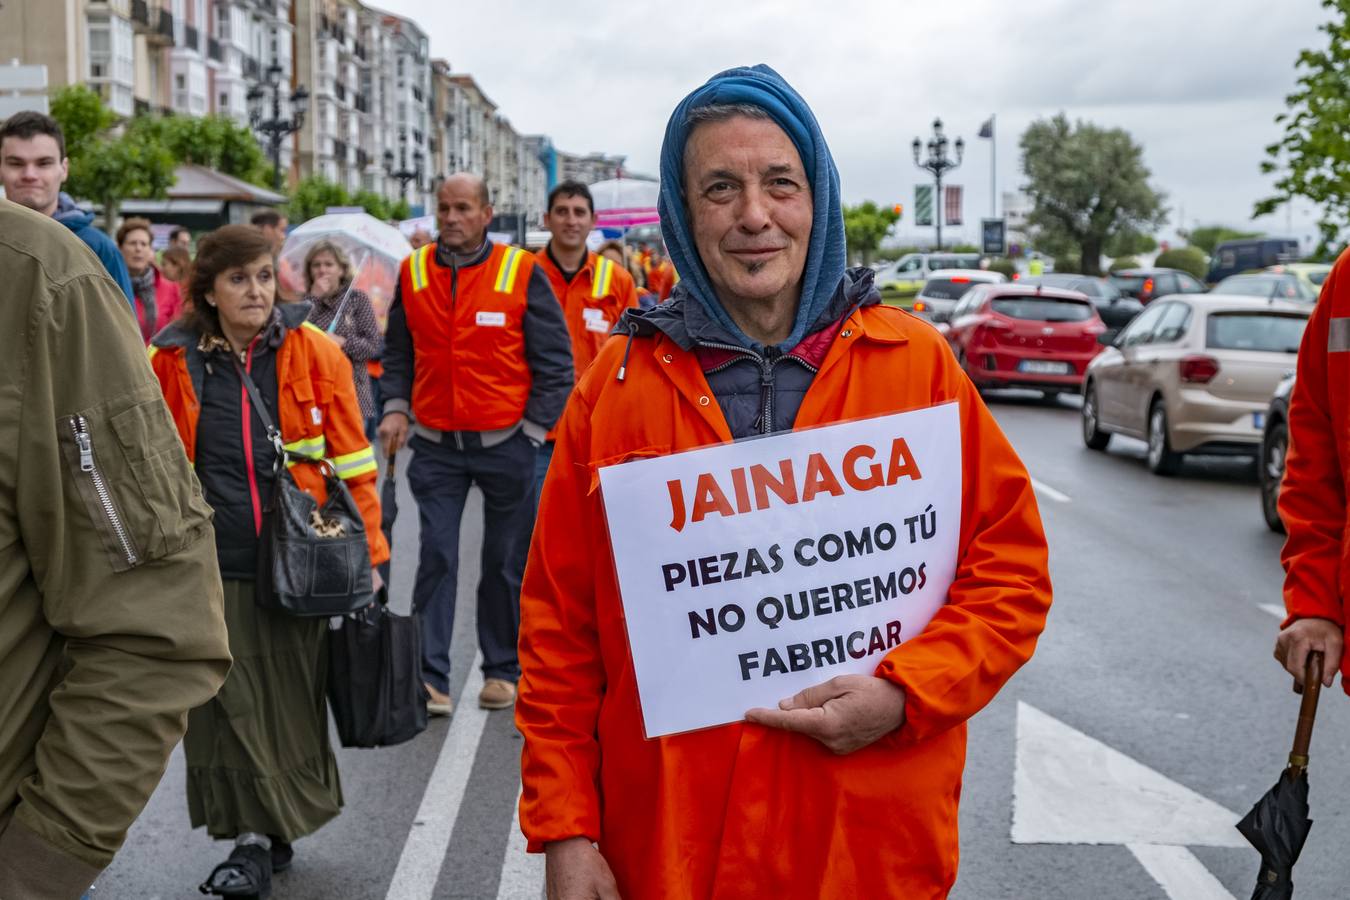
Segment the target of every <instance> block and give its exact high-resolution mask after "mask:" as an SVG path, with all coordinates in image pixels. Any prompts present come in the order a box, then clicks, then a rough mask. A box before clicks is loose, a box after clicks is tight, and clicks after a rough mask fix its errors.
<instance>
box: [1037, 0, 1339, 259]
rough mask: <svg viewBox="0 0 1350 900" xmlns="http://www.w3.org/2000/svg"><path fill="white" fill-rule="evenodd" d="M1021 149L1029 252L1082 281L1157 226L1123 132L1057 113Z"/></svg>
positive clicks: (1157, 200) (1157, 207)
mask: <svg viewBox="0 0 1350 900" xmlns="http://www.w3.org/2000/svg"><path fill="white" fill-rule="evenodd" d="M1346 2H1350V0H1346ZM1021 148H1022V171H1023V173H1024V174H1025V175H1026V177H1027V184H1026V186H1025V188H1024V190H1025V191H1026V193H1027V195H1028V196H1029V197H1030V198H1031V200H1032V202H1033V203H1034V204H1035V206H1034V209H1033V210H1032V212H1031V215H1030V217H1029V221H1030V224H1031V225H1032V227H1033V228H1034V229H1035V232H1036V246H1037V248H1038V249H1041V250H1042V251H1044V252H1047V253H1051V254H1053V255H1054V256H1055V257H1056V258H1057V259H1058V258H1060V257H1065V256H1068V255H1070V254H1076V255H1077V256H1078V257H1079V259H1081V260H1082V269H1083V272H1084V274H1088V275H1098V274H1100V271H1101V265H1100V258H1101V255H1102V253H1103V251H1104V250H1105V248H1106V246H1107V244H1108V243H1109V242H1110V241H1111V240H1112V239H1113V238H1115V237H1116V236H1117V235H1121V234H1129V233H1134V234H1140V233H1145V232H1150V231H1152V230H1154V229H1155V228H1157V227H1158V226H1160V225H1161V224H1162V221H1163V218H1164V215H1165V213H1166V210H1165V209H1164V207H1163V200H1164V198H1165V195H1164V194H1162V193H1161V192H1159V191H1155V190H1154V189H1153V188H1152V187H1150V186H1149V184H1148V178H1149V175H1150V172H1149V170H1148V167H1147V166H1145V165H1144V159H1143V156H1144V151H1143V148H1142V147H1140V146H1139V145H1138V144H1136V143H1135V142H1134V140H1133V139H1132V138H1131V137H1130V135H1129V133H1128V132H1126V131H1124V130H1122V129H1119V128H1100V127H1098V126H1096V125H1092V124H1090V123H1087V122H1081V121H1080V122H1078V123H1077V124H1076V125H1073V126H1070V124H1069V120H1068V118H1066V117H1065V116H1064V114H1063V113H1061V114H1059V115H1057V116H1055V117H1054V118H1053V119H1049V120H1040V121H1037V122H1033V123H1032V125H1031V127H1029V128H1028V129H1027V130H1026V132H1025V133H1024V134H1023V135H1022V140H1021Z"/></svg>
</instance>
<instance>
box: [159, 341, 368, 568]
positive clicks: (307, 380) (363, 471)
mask: <svg viewBox="0 0 1350 900" xmlns="http://www.w3.org/2000/svg"><path fill="white" fill-rule="evenodd" d="M196 343H197V339H196V335H190V334H189V333H188V332H187V330H186V329H184V328H182V327H181V326H172V327H170V328H169V329H167V330H166V331H164V332H161V333H160V334H159V335H157V336H156V338H155V342H154V345H153V346H151V348H150V366H151V368H153V369H154V371H155V375H156V377H158V378H159V387H160V390H161V391H163V393H164V401H165V403H167V404H168V407H169V413H170V414H171V415H172V416H173V421H174V424H175V425H177V426H178V436H179V437H180V438H181V439H182V441H183V449H185V450H186V451H187V455H188V459H189V460H195V457H196V451H197V421H198V419H199V418H200V417H201V411H202V409H201V402H200V400H199V398H198V396H197V391H196V389H195V388H194V387H193V383H192V375H191V373H190V372H189V369H188V353H189V352H194V353H195V352H196V349H195V348H196ZM190 348H191V349H190ZM277 386H278V391H277V394H278V396H277V407H278V409H277V419H278V421H277V426H278V427H279V428H280V429H281V440H282V443H283V444H284V445H285V448H286V450H287V451H288V452H289V453H291V454H294V455H296V456H308V457H312V458H316V459H317V458H326V459H328V460H329V461H330V462H331V463H332V465H333V468H334V469H335V470H336V471H337V474H338V476H339V477H340V478H341V479H342V480H343V481H344V482H346V484H347V488H348V490H350V491H351V493H352V498H353V499H354V500H355V501H356V504H357V506H359V507H360V509H361V518H362V519H363V520H364V521H365V523H366V539H367V542H368V543H369V544H370V563H371V565H373V566H375V565H379V564H380V563H382V562H384V561H386V560H387V559H389V544H388V542H387V541H385V539H384V532H383V531H381V530H380V498H379V494H378V493H377V492H376V490H375V481H376V474H377V466H376V463H375V451H374V449H373V448H372V447H371V446H370V442H369V441H367V440H366V435H365V423H364V422H363V421H362V419H361V407H360V405H359V404H358V402H357V399H356V384H355V382H354V381H352V364H351V363H350V362H348V360H347V357H346V355H345V354H344V353H343V352H342V348H341V347H339V346H338V345H337V344H336V343H334V342H333V339H332V338H330V337H329V336H328V335H326V334H324V332H323V330H322V329H320V328H317V327H315V326H314V325H312V324H310V323H309V322H304V323H303V324H301V325H299V326H298V327H294V328H291V329H289V330H288V331H287V332H286V338H285V340H284V341H283V342H282V344H281V346H280V347H279V348H277ZM260 427H261V426H260ZM291 476H292V477H293V478H294V479H295V483H296V484H297V485H298V486H299V487H300V488H301V489H303V490H304V491H306V492H308V493H309V494H310V495H311V496H313V497H314V498H315V499H316V500H318V501H319V503H323V502H324V501H325V500H326V499H327V498H328V491H327V488H326V487H325V484H324V475H323V471H322V469H321V468H320V467H319V466H316V465H310V464H308V463H303V462H302V463H293V464H291Z"/></svg>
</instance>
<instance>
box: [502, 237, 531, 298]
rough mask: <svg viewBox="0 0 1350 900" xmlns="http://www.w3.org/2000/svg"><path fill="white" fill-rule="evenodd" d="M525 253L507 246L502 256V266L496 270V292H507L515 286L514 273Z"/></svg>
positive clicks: (517, 269) (518, 269)
mask: <svg viewBox="0 0 1350 900" xmlns="http://www.w3.org/2000/svg"><path fill="white" fill-rule="evenodd" d="M524 256H525V254H524V253H522V252H521V251H519V250H517V249H516V248H515V247H507V248H506V255H505V256H504V257H502V267H501V269H499V270H498V271H497V293H499V294H509V293H511V291H512V289H513V288H515V286H516V273H517V272H518V271H520V261H521V259H522V258H524Z"/></svg>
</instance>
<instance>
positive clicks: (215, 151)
mask: <svg viewBox="0 0 1350 900" xmlns="http://www.w3.org/2000/svg"><path fill="white" fill-rule="evenodd" d="M151 121H153V122H154V123H155V126H156V130H157V131H158V132H159V134H160V137H161V139H162V140H163V141H164V143H165V144H166V145H167V146H168V147H169V149H170V150H172V151H173V154H174V156H176V157H177V158H178V160H179V161H180V162H185V163H196V164H197V165H200V166H206V167H207V168H211V169H215V170H216V171H218V172H224V173H225V174H226V175H231V176H233V177H235V178H242V179H243V180H244V181H248V182H252V183H253V184H256V185H259V186H260V187H271V186H272V164H271V162H270V161H269V160H268V159H267V156H266V155H265V154H264V153H263V149H262V147H261V146H260V145H259V144H258V139H257V138H256V137H254V135H253V132H252V130H250V129H249V128H248V127H246V126H243V125H238V124H236V123H235V121H234V120H233V119H231V118H230V117H229V116H219V115H217V116H204V117H194V116H164V117H162V118H159V117H157V118H155V119H153V120H151Z"/></svg>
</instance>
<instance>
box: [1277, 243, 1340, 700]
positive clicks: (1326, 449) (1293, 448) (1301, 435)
mask: <svg viewBox="0 0 1350 900" xmlns="http://www.w3.org/2000/svg"><path fill="white" fill-rule="evenodd" d="M1348 259H1350V251H1347V252H1346V253H1343V254H1341V258H1340V259H1339V260H1337V261H1336V265H1335V267H1334V268H1333V269H1332V270H1331V274H1330V275H1328V276H1327V280H1326V282H1325V283H1324V284H1323V285H1322V295H1321V299H1320V300H1318V301H1317V307H1316V308H1315V309H1314V310H1313V314H1312V318H1311V319H1309V320H1308V328H1307V330H1306V331H1304V332H1303V345H1302V346H1301V347H1300V348H1299V351H1298V380H1297V381H1296V382H1295V384H1294V393H1293V395H1292V396H1291V397H1290V400H1289V453H1288V456H1287V458H1286V461H1285V469H1284V481H1283V483H1282V484H1281V486H1280V507H1279V509H1280V518H1281V519H1282V520H1283V521H1284V526H1285V530H1286V531H1288V533H1289V539H1288V540H1287V541H1285V545H1284V551H1283V553H1282V554H1281V557H1280V559H1281V562H1283V564H1284V572H1285V576H1284V605H1285V608H1286V609H1287V610H1288V611H1289V618H1288V619H1286V620H1285V623H1284V624H1285V625H1286V626H1287V625H1289V624H1290V623H1291V622H1294V621H1296V620H1298V619H1306V618H1320V619H1331V620H1332V621H1334V622H1336V623H1338V624H1340V625H1341V626H1342V627H1344V625H1345V621H1346V610H1345V598H1346V596H1347V595H1350V545H1347V543H1346V540H1345V538H1346V531H1347V524H1350V522H1348V520H1350V510H1347V506H1346V483H1347V480H1350V478H1348V476H1350V473H1348V472H1347V466H1350V453H1348V452H1347V448H1350V272H1347V271H1346V267H1347V266H1350V262H1347V260H1348ZM1341 674H1342V676H1343V677H1342V679H1341V687H1342V688H1344V689H1345V691H1346V693H1350V654H1346V655H1345V656H1344V657H1342V659H1341Z"/></svg>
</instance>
